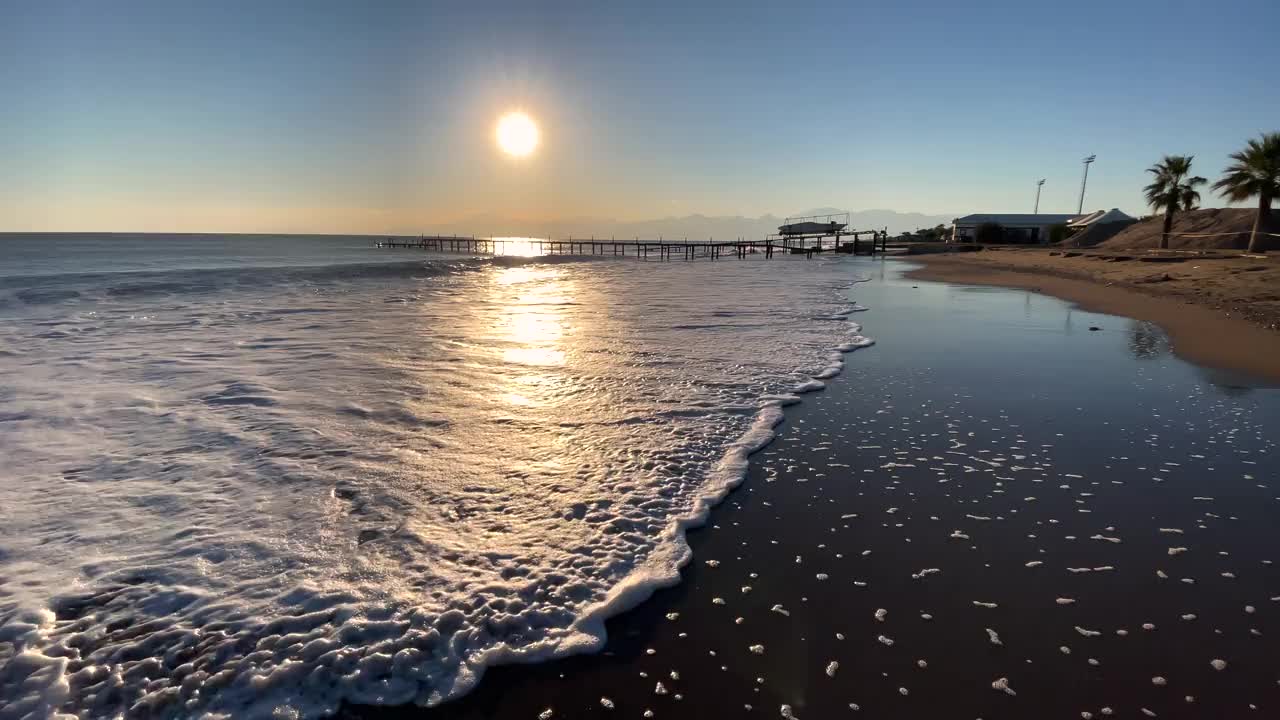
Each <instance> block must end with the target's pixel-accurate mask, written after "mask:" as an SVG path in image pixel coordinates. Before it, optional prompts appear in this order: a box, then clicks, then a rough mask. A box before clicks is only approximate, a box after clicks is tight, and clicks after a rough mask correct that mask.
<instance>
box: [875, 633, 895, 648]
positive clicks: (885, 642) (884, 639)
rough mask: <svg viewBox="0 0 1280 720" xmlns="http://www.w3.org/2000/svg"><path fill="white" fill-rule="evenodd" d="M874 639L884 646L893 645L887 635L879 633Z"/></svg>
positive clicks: (891, 639)
mask: <svg viewBox="0 0 1280 720" xmlns="http://www.w3.org/2000/svg"><path fill="white" fill-rule="evenodd" d="M876 640H878V641H880V644H881V645H884V646H885V647H893V638H891V637H889V636H887V635H880V636H879V637H877V638H876Z"/></svg>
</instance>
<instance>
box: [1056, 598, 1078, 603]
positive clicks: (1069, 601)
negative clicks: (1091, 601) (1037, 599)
mask: <svg viewBox="0 0 1280 720" xmlns="http://www.w3.org/2000/svg"><path fill="white" fill-rule="evenodd" d="M1054 602H1056V603H1058V604H1059V605H1074V604H1075V602H1076V601H1075V598H1066V597H1060V598H1058V599H1057V600H1054Z"/></svg>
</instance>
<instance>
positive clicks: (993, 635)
mask: <svg viewBox="0 0 1280 720" xmlns="http://www.w3.org/2000/svg"><path fill="white" fill-rule="evenodd" d="M986 630H987V639H988V640H990V641H991V644H992V645H1003V644H1004V643H1002V642H1000V635H999V634H998V633H997V632H996V631H995V630H992V629H991V628H986Z"/></svg>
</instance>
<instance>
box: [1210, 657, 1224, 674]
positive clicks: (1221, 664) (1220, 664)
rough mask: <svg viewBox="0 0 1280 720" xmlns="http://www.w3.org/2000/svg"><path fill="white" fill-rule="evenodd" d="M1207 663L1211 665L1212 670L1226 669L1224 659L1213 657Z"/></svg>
mask: <svg viewBox="0 0 1280 720" xmlns="http://www.w3.org/2000/svg"><path fill="white" fill-rule="evenodd" d="M1209 664H1210V665H1211V666H1213V669H1214V670H1218V671H1222V670H1226V669H1227V661H1226V660H1219V659H1216V658H1215V659H1213V660H1210V661H1209Z"/></svg>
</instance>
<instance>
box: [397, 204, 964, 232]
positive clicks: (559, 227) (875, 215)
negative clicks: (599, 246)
mask: <svg viewBox="0 0 1280 720" xmlns="http://www.w3.org/2000/svg"><path fill="white" fill-rule="evenodd" d="M844 212H846V211H845V210H837V209H835V208H815V209H812V210H806V211H804V212H798V213H795V214H794V215H791V216H790V217H793V218H794V217H799V216H803V215H830V214H837V213H844ZM847 212H849V227H850V229H853V230H878V229H881V228H885V227H887V228H889V232H890V233H894V234H896V233H900V232H903V231H907V230H916V229H917V228H929V227H934V226H935V225H938V224H944V225H949V224H950V223H951V221H952V220H953V219H954V218H955V215H926V214H923V213H900V212H896V211H894V210H854V211H847ZM784 219H785V218H782V217H778V216H777V215H762V216H760V217H743V216H741V215H719V216H710V215H686V216H684V217H666V218H661V219H656V220H631V221H619V220H613V219H607V218H592V217H577V218H563V219H556V220H540V221H522V220H517V219H513V218H507V217H502V216H499V215H495V214H488V215H475V216H472V217H469V218H466V219H463V220H459V221H457V222H452V223H446V224H442V225H433V226H429V227H424V228H422V230H421V232H422V233H425V234H441V235H452V234H457V235H479V236H491V235H492V236H501V235H515V236H531V237H547V236H553V237H567V236H570V235H572V236H573V237H593V236H594V237H599V238H605V237H617V238H627V237H640V238H656V237H664V238H686V237H687V238H690V239H694V238H697V239H706V238H715V239H717V240H719V239H732V238H736V237H743V238H748V239H759V238H763V237H764V236H765V235H768V234H769V233H772V232H776V231H777V229H778V226H779V225H781V224H782V223H783V220H784Z"/></svg>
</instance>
